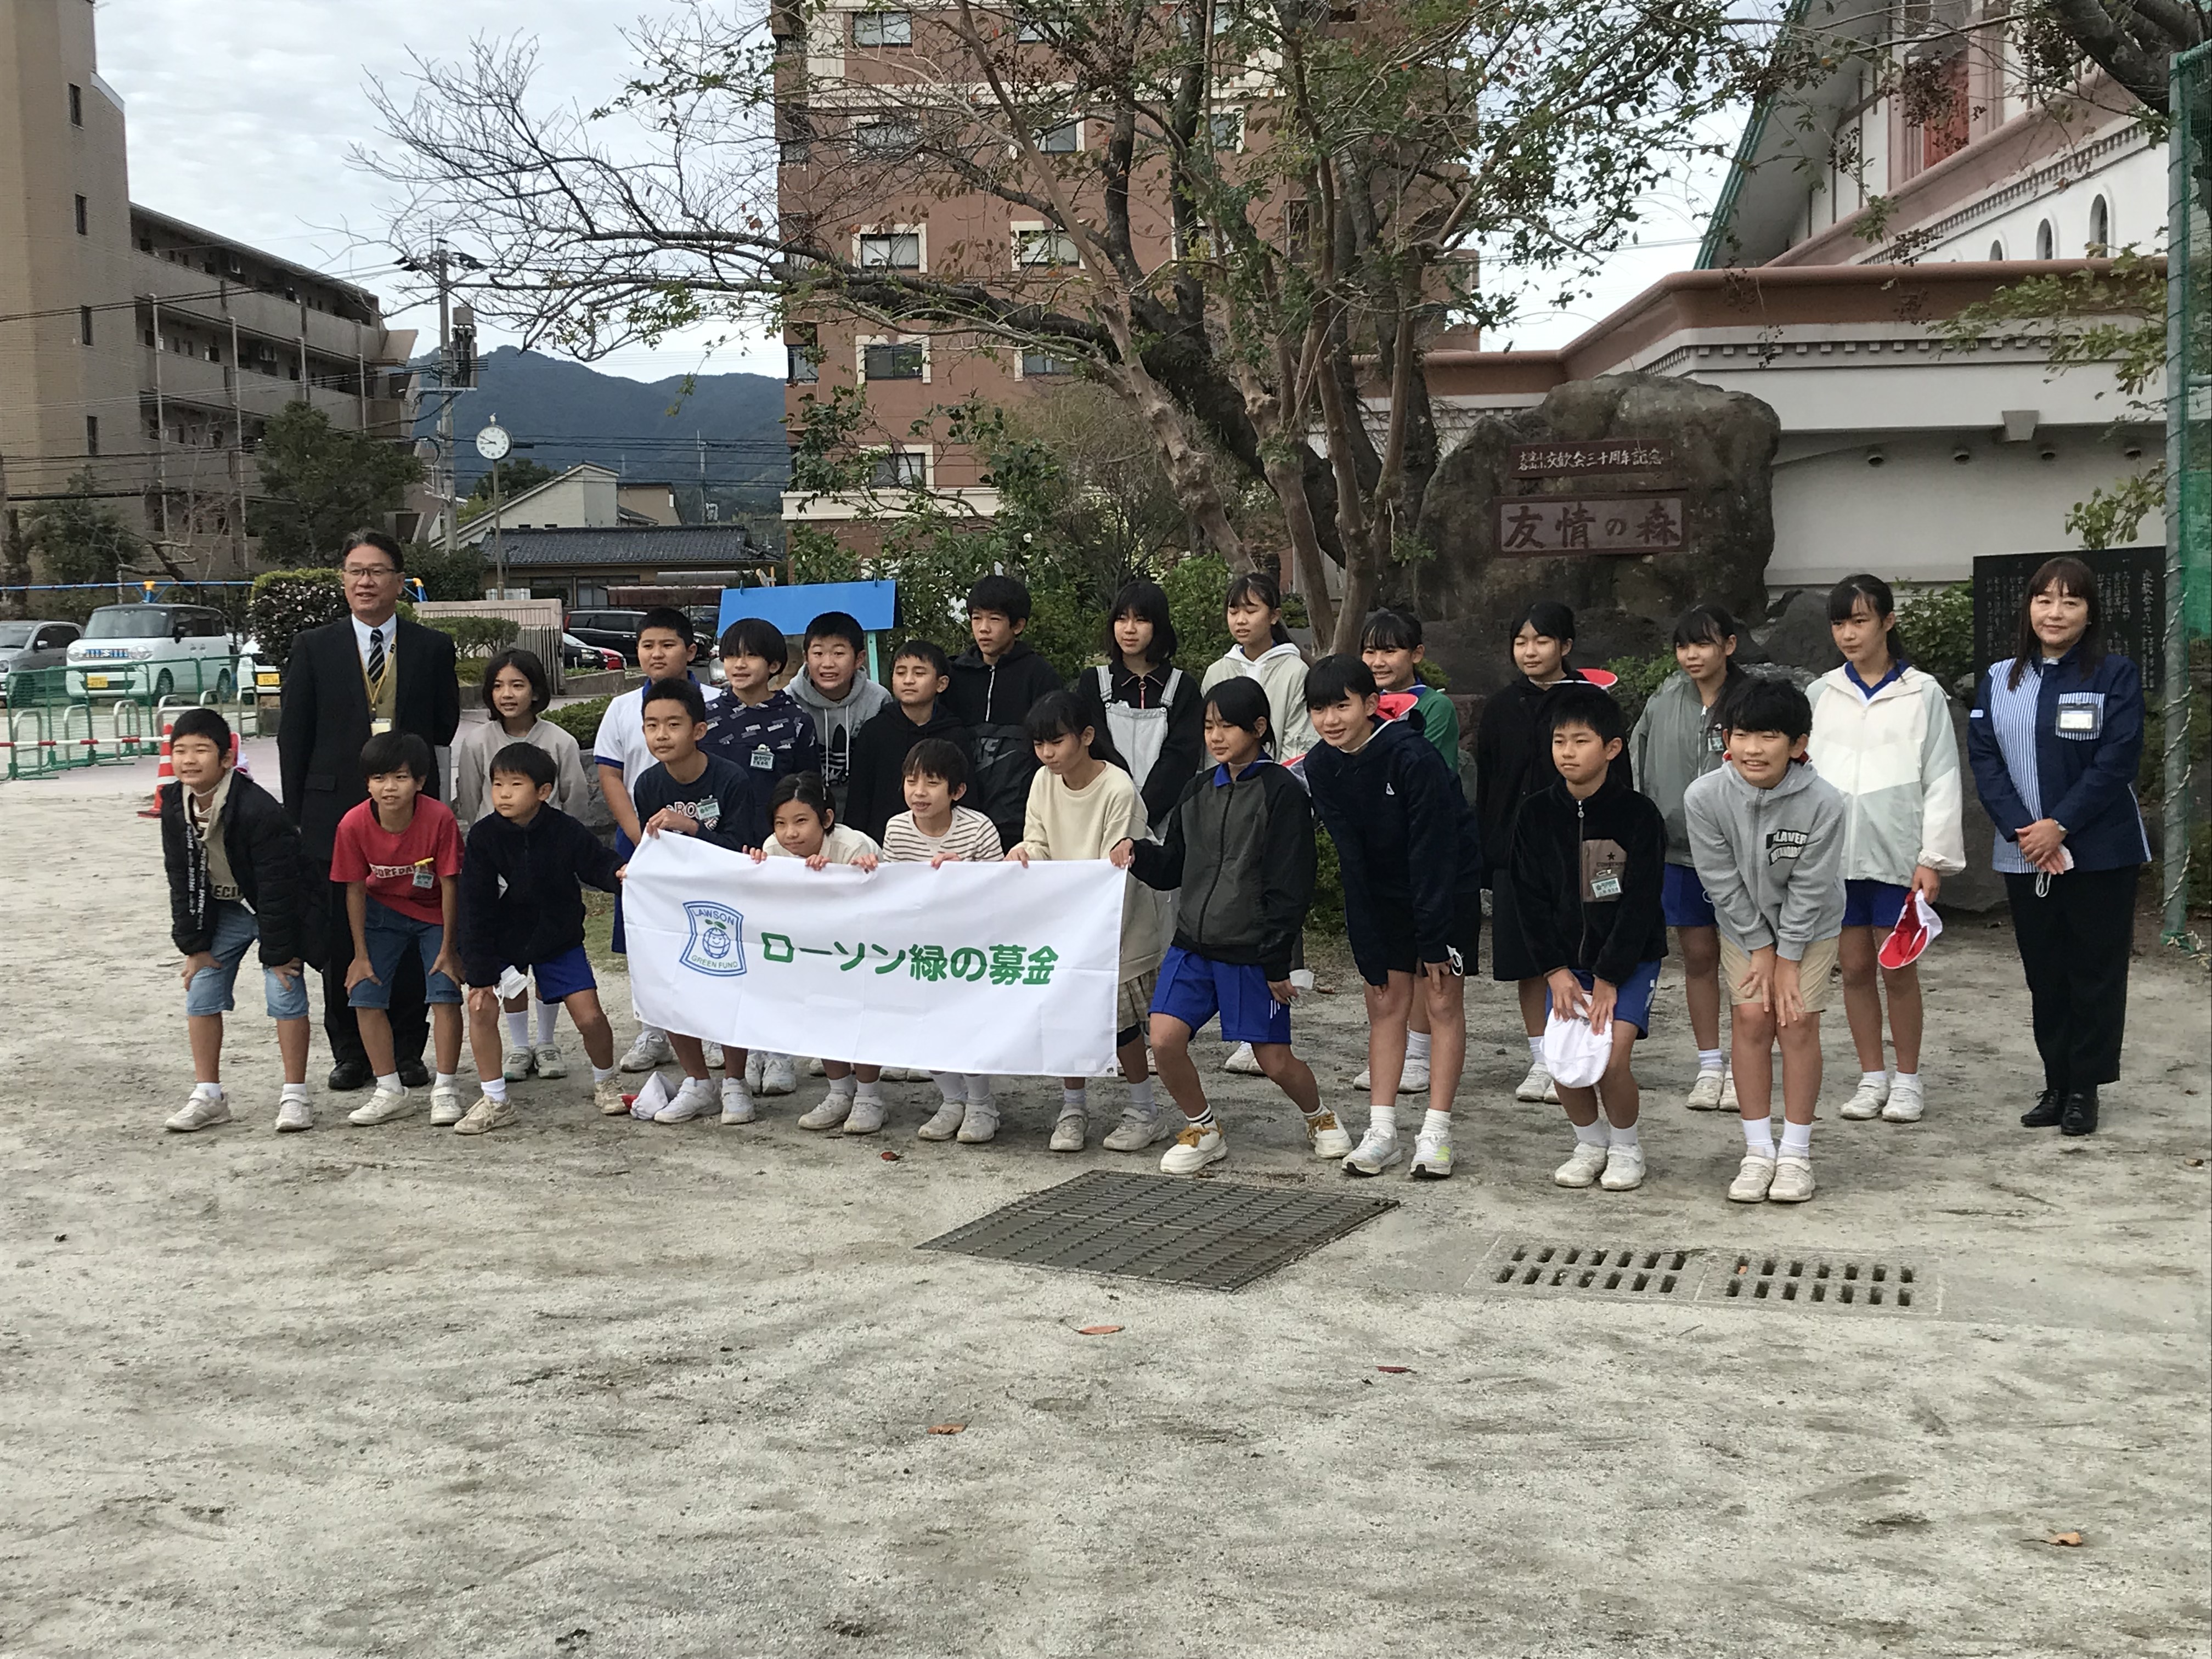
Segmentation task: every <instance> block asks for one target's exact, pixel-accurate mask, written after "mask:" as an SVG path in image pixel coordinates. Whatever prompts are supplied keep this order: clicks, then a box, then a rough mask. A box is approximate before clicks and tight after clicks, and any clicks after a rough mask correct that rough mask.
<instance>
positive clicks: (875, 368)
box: [860, 340, 923, 380]
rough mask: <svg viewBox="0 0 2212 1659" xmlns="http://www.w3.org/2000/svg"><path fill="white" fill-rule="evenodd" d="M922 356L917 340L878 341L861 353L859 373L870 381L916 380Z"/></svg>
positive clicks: (920, 346) (919, 375)
mask: <svg viewBox="0 0 2212 1659" xmlns="http://www.w3.org/2000/svg"><path fill="white" fill-rule="evenodd" d="M922 356H923V352H922V345H921V341H919V340H884V341H878V342H877V343H874V344H872V345H870V346H868V347H866V349H864V350H863V351H862V353H861V366H860V373H861V374H862V375H863V376H865V377H866V379H868V380H920V379H921V365H922Z"/></svg>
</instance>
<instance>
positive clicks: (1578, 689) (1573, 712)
mask: <svg viewBox="0 0 2212 1659" xmlns="http://www.w3.org/2000/svg"><path fill="white" fill-rule="evenodd" d="M1561 726H1588V727H1589V729H1590V730H1591V731H1593V732H1596V733H1597V740H1598V741H1599V742H1600V743H1611V742H1612V741H1613V739H1614V738H1624V737H1626V736H1627V729H1626V726H1625V725H1624V723H1623V722H1622V720H1621V718H1620V704H1619V703H1617V702H1614V701H1613V698H1612V696H1610V695H1609V694H1608V693H1607V691H1606V690H1605V688H1604V687H1603V686H1599V685H1591V684H1588V683H1587V682H1585V681H1583V680H1569V681H1567V682H1566V683H1565V684H1563V685H1561V686H1560V687H1559V690H1556V691H1554V692H1553V694H1552V726H1551V729H1552V730H1553V731H1554V732H1556V731H1558V730H1559V728H1560V727H1561Z"/></svg>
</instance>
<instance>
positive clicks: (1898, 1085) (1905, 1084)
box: [1889, 1072, 1920, 1090]
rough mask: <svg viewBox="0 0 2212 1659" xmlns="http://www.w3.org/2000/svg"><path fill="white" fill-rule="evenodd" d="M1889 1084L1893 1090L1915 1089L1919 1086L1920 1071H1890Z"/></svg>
mask: <svg viewBox="0 0 2212 1659" xmlns="http://www.w3.org/2000/svg"><path fill="white" fill-rule="evenodd" d="M1889 1086H1890V1087H1891V1088H1892V1089H1893V1090H1896V1089H1914V1090H1917V1089H1918V1088H1919V1087H1920V1073H1917V1072H1892V1073H1890V1074H1889Z"/></svg>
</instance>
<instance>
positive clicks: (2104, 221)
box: [2089, 196, 2112, 259]
mask: <svg viewBox="0 0 2212 1659" xmlns="http://www.w3.org/2000/svg"><path fill="white" fill-rule="evenodd" d="M2111 252H2112V204H2111V203H2109V202H2107V201H2106V199H2105V198H2104V197H2101V196H2100V197H2097V199H2096V200H2095V201H2093V202H2092V203H2090V204H2089V254H2090V257H2091V258H2098V259H2101V258H2105V257H2106V255H2108V254H2110V253H2111Z"/></svg>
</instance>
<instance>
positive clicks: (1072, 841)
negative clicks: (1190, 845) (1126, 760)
mask: <svg viewBox="0 0 2212 1659" xmlns="http://www.w3.org/2000/svg"><path fill="white" fill-rule="evenodd" d="M1147 833H1149V822H1148V820H1147V819H1146V816H1145V798H1144V797H1143V796H1142V795H1140V794H1139V793H1137V786H1136V785H1135V784H1134V783H1133V782H1132V781H1130V778H1129V775H1128V774H1127V772H1124V771H1123V770H1122V769H1121V768H1120V767H1118V766H1108V767H1105V768H1104V769H1102V770H1101V771H1100V772H1099V774H1098V775H1097V777H1095V778H1093V779H1091V782H1090V784H1089V786H1088V787H1085V788H1082V789H1071V788H1069V787H1067V786H1066V784H1064V783H1062V782H1061V781H1060V780H1059V779H1058V778H1056V777H1054V775H1052V774H1051V773H1049V772H1047V771H1044V770H1043V769H1039V770H1038V772H1037V775H1036V777H1034V778H1032V779H1030V804H1029V811H1028V813H1027V815H1026V816H1025V817H1024V820H1023V823H1022V839H1021V842H1020V843H1019V844H1020V845H1021V846H1022V847H1023V848H1026V849H1027V851H1028V853H1029V855H1030V857H1031V858H1033V859H1103V858H1104V857H1105V856H1106V854H1108V853H1109V852H1110V851H1112V850H1113V848H1114V846H1115V843H1116V842H1123V841H1142V840H1143V839H1144V838H1145V836H1146V834H1147ZM1125 881H1126V884H1125V885H1124V887H1123V889H1122V893H1121V979H1122V982H1123V983H1125V984H1126V983H1127V982H1128V981H1130V980H1133V979H1136V978H1138V977H1139V976H1140V975H1145V974H1149V973H1151V972H1152V969H1155V968H1157V967H1158V966H1159V965H1160V958H1161V957H1163V956H1164V955H1165V954H1166V953H1167V945H1166V941H1164V939H1162V938H1161V937H1160V907H1159V905H1158V902H1156V901H1154V899H1153V898H1152V893H1151V891H1150V890H1140V889H1139V887H1138V884H1137V878H1136V877H1135V876H1134V875H1130V876H1128V877H1127V878H1125Z"/></svg>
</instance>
